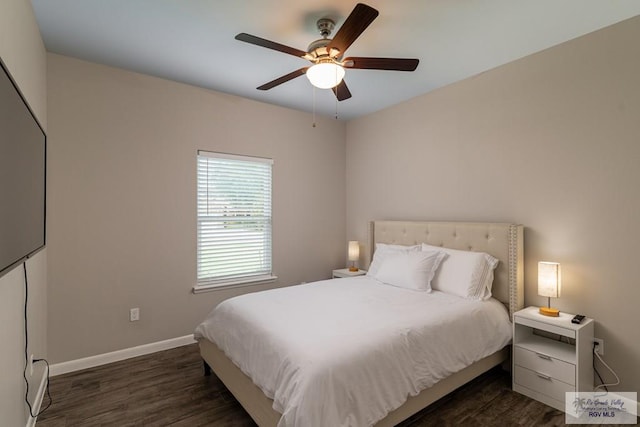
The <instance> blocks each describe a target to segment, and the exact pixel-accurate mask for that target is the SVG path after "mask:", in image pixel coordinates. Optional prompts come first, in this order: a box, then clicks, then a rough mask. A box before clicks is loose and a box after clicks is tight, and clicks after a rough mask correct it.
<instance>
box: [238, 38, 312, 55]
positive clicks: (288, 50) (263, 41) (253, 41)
mask: <svg viewBox="0 0 640 427" xmlns="http://www.w3.org/2000/svg"><path fill="white" fill-rule="evenodd" d="M236 40H240V41H243V42H247V43H251V44H255V45H257V46H262V47H266V48H267V49H273V50H277V51H278V52H284V53H288V54H289V55H293V56H298V57H301V56H305V55H306V54H307V52H305V51H303V50H300V49H296V48H294V47H289V46H285V45H283V44H280V43H276V42H272V41H271V40H267V39H262V38H260V37H256V36H252V35H251V34H247V33H240V34H238V35H237V36H236Z"/></svg>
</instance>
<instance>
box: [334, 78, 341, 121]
mask: <svg viewBox="0 0 640 427" xmlns="http://www.w3.org/2000/svg"><path fill="white" fill-rule="evenodd" d="M335 72H336V79H335V80H334V81H338V68H337V67H336V68H335ZM338 86H340V84H338V85H337V86H336V87H335V89H336V120H338V90H339V89H338Z"/></svg>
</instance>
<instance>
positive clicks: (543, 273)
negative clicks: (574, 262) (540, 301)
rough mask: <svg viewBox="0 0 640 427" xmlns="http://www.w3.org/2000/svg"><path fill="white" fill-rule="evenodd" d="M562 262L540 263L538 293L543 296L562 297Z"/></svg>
mask: <svg viewBox="0 0 640 427" xmlns="http://www.w3.org/2000/svg"><path fill="white" fill-rule="evenodd" d="M561 282H562V280H561V275H560V264H558V263H557V262H545V261H541V262H539V263H538V295H540V296H541V297H551V298H558V297H560V288H561V285H562V283H561Z"/></svg>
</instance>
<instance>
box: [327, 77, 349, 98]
mask: <svg viewBox="0 0 640 427" xmlns="http://www.w3.org/2000/svg"><path fill="white" fill-rule="evenodd" d="M331 90H332V91H333V93H334V94H335V95H336V98H338V101H344V100H345V99H349V98H351V92H350V91H349V88H348V87H347V84H346V83H345V82H344V80H342V81H341V82H340V84H339V85H338V86H336V87H334V88H331Z"/></svg>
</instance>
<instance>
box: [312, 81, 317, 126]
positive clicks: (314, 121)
mask: <svg viewBox="0 0 640 427" xmlns="http://www.w3.org/2000/svg"><path fill="white" fill-rule="evenodd" d="M311 87H312V88H313V125H312V127H316V87H315V86H313V85H311Z"/></svg>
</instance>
